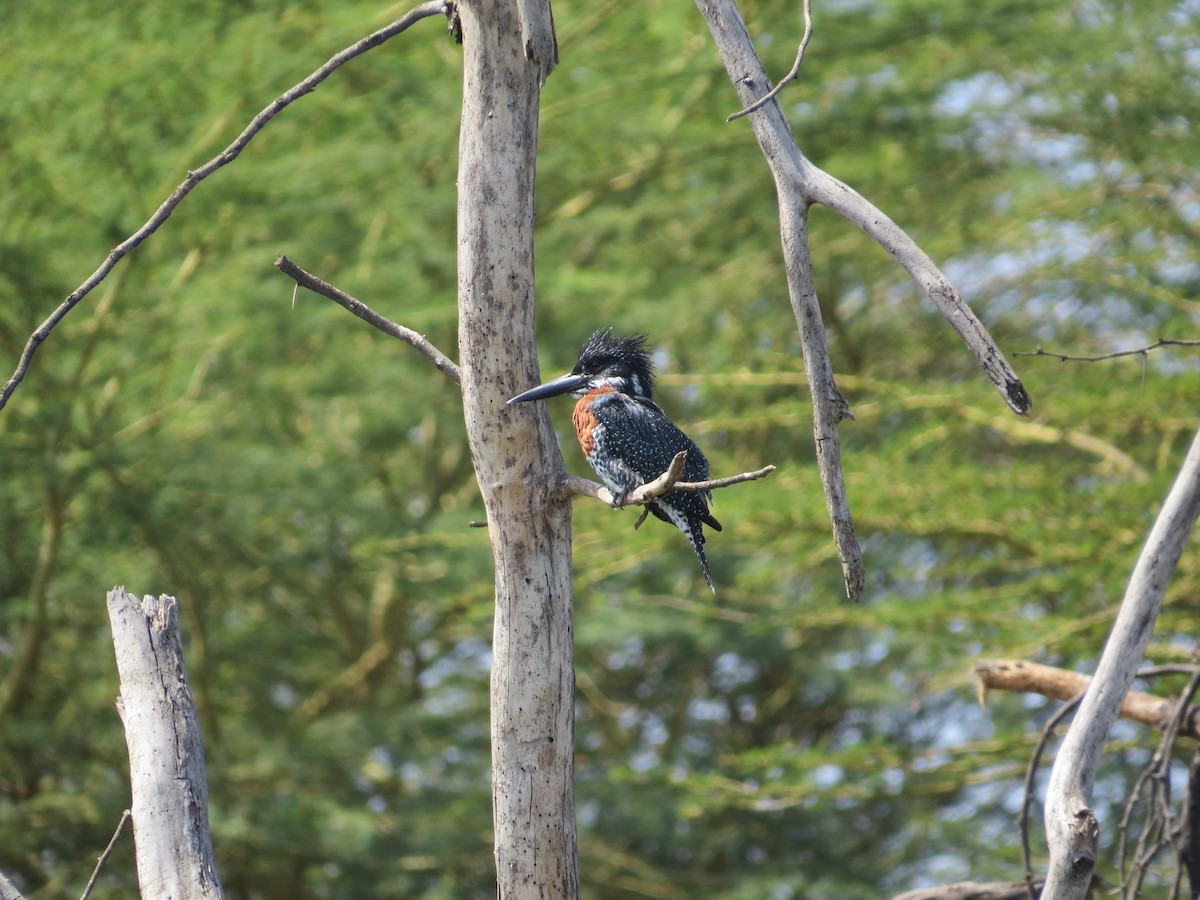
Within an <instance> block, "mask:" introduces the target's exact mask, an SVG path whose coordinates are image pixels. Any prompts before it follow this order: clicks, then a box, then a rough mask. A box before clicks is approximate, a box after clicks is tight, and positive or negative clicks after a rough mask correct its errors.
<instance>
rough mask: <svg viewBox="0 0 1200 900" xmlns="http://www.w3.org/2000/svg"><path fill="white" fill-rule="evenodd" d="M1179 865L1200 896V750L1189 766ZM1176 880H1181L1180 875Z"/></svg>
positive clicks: (1190, 884) (1192, 890) (1194, 892)
mask: <svg viewBox="0 0 1200 900" xmlns="http://www.w3.org/2000/svg"><path fill="white" fill-rule="evenodd" d="M1179 864H1180V867H1181V868H1186V869H1187V874H1188V884H1189V886H1190V887H1191V893H1192V896H1193V897H1197V896H1200V750H1197V751H1196V752H1195V753H1193V754H1192V762H1191V764H1190V765H1189V766H1188V789H1187V803H1186V804H1185V806H1184V816H1183V830H1182V832H1181V834H1180V836H1179ZM1176 880H1177V881H1178V880H1180V879H1179V877H1178V875H1177V876H1176Z"/></svg>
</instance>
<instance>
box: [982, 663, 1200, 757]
mask: <svg viewBox="0 0 1200 900" xmlns="http://www.w3.org/2000/svg"><path fill="white" fill-rule="evenodd" d="M1150 673H1151V670H1147V674H1150ZM1139 674H1141V673H1139ZM1154 674H1157V672H1154ZM975 677H976V678H977V679H978V680H979V693H980V697H981V699H982V697H983V696H984V695H985V694H986V693H987V692H988V691H989V690H998V691H1012V692H1015V693H1024V694H1041V695H1042V696H1043V697H1050V698H1051V699H1053V700H1071V699H1073V698H1075V697H1077V696H1079V695H1080V694H1081V693H1083V691H1084V690H1085V689H1086V688H1087V686H1088V685H1089V684H1091V682H1092V679H1091V676H1089V675H1082V674H1080V673H1079V672H1071V671H1069V670H1067V669H1057V668H1054V667H1053V666H1043V665H1041V664H1039V663H1035V662H1028V661H1026V660H1023V659H982V660H980V661H979V662H977V663H975ZM1178 708H1179V704H1178V702H1177V701H1175V700H1173V699H1167V698H1164V697H1159V696H1156V695H1154V694H1147V693H1144V692H1142V691H1130V692H1129V693H1127V694H1126V695H1125V700H1124V702H1122V704H1121V713H1120V714H1121V715H1122V716H1123V717H1125V718H1126V719H1130V720H1132V721H1134V722H1141V723H1142V724H1143V725H1150V726H1152V727H1154V728H1157V729H1159V730H1162V729H1164V728H1166V727H1167V726H1168V725H1169V724H1170V722H1171V719H1172V717H1173V716H1174V715H1175V713H1176V711H1177V710H1178ZM1179 733H1180V734H1185V735H1187V736H1188V737H1192V738H1200V709H1193V710H1191V711H1190V712H1189V713H1188V715H1187V716H1186V717H1185V718H1184V721H1183V723H1182V725H1181V727H1180V729H1179Z"/></svg>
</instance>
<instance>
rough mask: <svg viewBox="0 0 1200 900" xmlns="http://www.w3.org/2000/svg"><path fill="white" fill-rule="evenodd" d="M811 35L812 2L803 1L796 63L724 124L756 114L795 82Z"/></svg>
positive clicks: (728, 117)
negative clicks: (774, 83) (802, 23)
mask: <svg viewBox="0 0 1200 900" xmlns="http://www.w3.org/2000/svg"><path fill="white" fill-rule="evenodd" d="M812 33H813V24H812V0H804V36H803V37H801V38H800V49H798V50H797V51H796V61H795V62H794V63H792V68H791V69H789V70H788V73H787V74H786V75H784V76H783V77H782V78H780V79H779V84H777V85H775V87H773V88H771V90H769V91H767V93H765V94H763V95H762V96H761V97H759V98H758V99H757V100H755V101H754V102H753V103H751V104H750V105H749V106H747V107H745V108H744V109H740V110H738V111H737V112H735V113H734V114H733V115H731V116H726V118H725V121H726V122H732V121H733V120H734V119H740V118H741V117H742V116H748V115H750V113H752V112H757V111H758V110H760V109H762V108H763V107H764V106H766V105H767V104H768V103H770V102H771V101H772V100H774V99H775V97H776V96H778V94H779V92H780V91H782V90H783V89H784V87H785V86H786V85H787V84H788V82H791V81H795V80H796V76H797V75H799V74H800V64H801V63H803V62H804V51H806V50H807V49H808V42H809V41H811V40H812Z"/></svg>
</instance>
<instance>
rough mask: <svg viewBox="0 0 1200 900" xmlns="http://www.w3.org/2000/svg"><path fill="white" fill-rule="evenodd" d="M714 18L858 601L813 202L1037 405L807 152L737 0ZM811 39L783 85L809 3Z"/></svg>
mask: <svg viewBox="0 0 1200 900" xmlns="http://www.w3.org/2000/svg"><path fill="white" fill-rule="evenodd" d="M696 5H697V6H698V7H699V9H700V12H701V13H702V14H703V16H704V18H705V20H706V22H707V23H708V27H709V30H710V31H711V32H712V35H713V39H714V40H715V41H716V44H717V50H718V52H719V53H720V54H721V61H722V62H723V63H724V65H725V71H726V73H727V74H728V75H729V78H730V80H731V81H732V82H733V84H734V86H735V87H736V89H737V91H738V93H739V95H740V97H741V99H742V102H743V104H745V107H746V110H747V111H751V110H757V113H756V114H755V115H753V116H752V117H751V118H750V122H751V124H752V125H753V128H754V136H755V137H756V138H757V139H758V144H759V147H760V149H761V150H762V152H763V156H765V157H766V159H767V163H768V165H769V167H770V169H771V174H772V176H773V177H774V179H775V189H776V193H777V194H778V198H779V213H780V231H781V237H782V240H783V252H784V263H785V266H786V269H787V276H788V293H789V295H790V296H791V301H792V311H793V315H794V316H795V318H796V324H797V327H798V329H799V331H800V335H801V340H802V341H803V344H804V364H805V369H806V370H807V372H808V380H809V390H810V391H811V393H812V401H813V434H814V438H815V443H816V449H817V465H818V467H819V469H820V472H821V482H822V485H823V487H824V490H825V505H826V508H827V509H828V511H829V517H830V522H831V523H832V525H833V535H834V542H835V544H836V545H837V550H838V557H839V558H840V559H841V563H842V574H843V577H844V579H845V582H846V594H847V596H848V597H850V598H851V599H852V600H856V599H858V597H859V595H860V594H861V592H862V590H863V585H864V584H865V575H864V567H863V561H862V552H861V550H860V548H859V545H858V539H857V537H856V535H855V532H854V522H853V519H852V517H851V514H850V503H849V499H848V498H847V495H846V487H845V479H844V477H843V475H842V470H841V449H840V442H839V439H838V432H837V426H838V424H839V423H840V422H841V421H843V420H844V419H847V418H852V416H851V415H850V408H849V405H848V404H847V403H846V400H845V398H843V396H842V394H841V392H840V391H839V390H838V388H837V384H836V383H835V381H834V378H833V367H832V365H831V363H830V361H829V350H828V347H827V346H826V342H825V334H824V326H823V325H822V322H821V310H820V306H819V305H818V303H817V296H816V291H815V289H814V288H813V280H812V264H811V260H810V258H809V251H808V208H809V206H811V205H812V204H813V203H821V204H824V205H825V206H828V207H829V208H830V209H832V210H834V211H835V212H837V213H839V214H840V215H842V216H843V217H845V218H846V219H848V220H849V221H850V222H852V223H853V224H855V225H857V226H858V227H859V228H861V229H862V230H863V231H865V232H866V233H867V234H869V235H870V236H871V237H873V238H874V239H875V240H876V241H877V242H878V243H879V244H880V245H881V246H882V247H883V248H884V249H885V250H887V251H888V253H890V254H891V256H892V258H893V259H895V260H896V261H897V262H898V263H899V264H900V265H901V266H903V267H904V268H905V269H906V270H907V271H908V272H909V274H910V275H911V276H912V277H913V278H914V279H915V280H916V281H917V283H918V284H920V285H921V288H922V289H923V290H924V291H925V293H926V294H927V295H928V296H929V297H930V299H932V300H933V302H934V303H935V304H937V306H938V309H940V310H941V311H942V314H943V315H945V316H946V318H947V319H948V320H949V322H950V323H951V324H952V325H953V326H954V328H955V329H957V330H958V332H959V334H960V335H961V336H962V338H963V340H964V342H965V343H966V344H967V347H968V348H969V349H970V350H971V352H972V353H973V354H974V355H975V358H976V359H977V360H978V361H979V364H980V366H982V367H983V370H984V372H985V373H986V374H987V376H988V377H989V378H990V379H991V381H992V383H993V384H994V385H995V386H996V388H997V390H999V392H1000V395H1001V396H1002V397H1003V398H1004V402H1005V403H1007V404H1008V406H1009V408H1011V409H1012V410H1013V411H1014V412H1016V413H1018V414H1021V415H1024V414H1025V413H1027V412H1028V411H1029V408H1030V406H1031V401H1030V399H1029V394H1028V393H1026V391H1025V388H1024V387H1023V386H1022V385H1021V382H1020V379H1018V378H1017V376H1016V373H1015V372H1014V371H1013V369H1012V367H1011V366H1009V364H1008V362H1007V361H1006V360H1005V358H1004V355H1003V354H1002V353H1001V352H1000V349H999V347H997V346H996V344H995V342H994V341H993V340H992V338H991V335H989V334H988V332H987V329H986V328H984V327H983V325H982V324H981V323H980V321H979V320H978V319H977V318H976V317H975V315H974V313H973V312H972V311H971V309H970V307H968V306H967V305H966V303H965V302H963V299H962V297H960V296H959V294H958V292H957V291H956V290H955V289H954V286H953V285H951V284H950V282H949V280H948V279H947V278H946V276H945V275H943V274H942V272H941V271H939V270H938V268H937V266H935V265H934V264H933V262H932V261H931V260H930V259H929V257H928V256H926V255H925V253H924V252H923V251H922V250H921V249H920V248H919V247H918V246H917V244H916V243H915V242H914V241H913V240H912V238H910V237H909V236H908V235H907V234H905V232H904V231H903V230H902V229H901V228H899V227H898V226H897V225H896V223H895V222H893V221H892V220H891V219H889V218H888V217H887V216H885V215H884V214H883V213H882V212H880V211H879V210H878V209H876V208H875V207H874V206H872V205H871V204H870V203H869V202H867V201H866V200H865V199H864V198H863V197H862V196H860V195H859V194H858V193H857V192H855V191H854V190H853V189H851V188H850V187H848V186H847V185H845V184H843V183H842V182H840V181H838V180H837V179H836V178H834V177H833V176H831V175H828V174H827V173H825V172H823V171H821V170H820V169H819V168H817V167H816V166H814V165H813V164H812V163H811V162H810V161H809V160H808V159H806V158H805V157H804V155H803V154H802V153H801V152H800V149H799V147H797V145H796V141H795V138H794V137H793V136H792V132H791V129H790V128H788V124H787V121H786V120H785V119H784V117H783V112H782V110H781V109H780V107H779V103H778V101H777V99H776V95H777V94H778V92H779V86H776V87H775V88H774V89H770V88H769V84H770V82H769V79H768V77H767V73H766V70H765V69H764V68H763V65H762V62H761V61H760V60H759V58H758V55H757V53H755V51H754V45H753V43H752V42H751V41H750V36H749V34H748V33H747V32H746V26H745V23H743V21H742V17H741V14H740V13H739V12H738V9H737V4H736V2H735V0H696ZM805 17H806V25H805V38H804V40H803V41H802V42H801V45H800V52H799V53H798V54H797V58H796V65H795V66H793V71H792V72H791V73H789V74H788V75H787V76H786V77H785V79H784V83H785V82H786V81H788V80H790V79H791V78H793V77H794V74H795V73H796V72H798V71H799V64H800V62H801V61H802V60H803V56H804V50H805V48H806V45H807V41H808V38H809V37H810V36H811V21H808V19H810V14H809V12H808V8H807V4H806V9H805Z"/></svg>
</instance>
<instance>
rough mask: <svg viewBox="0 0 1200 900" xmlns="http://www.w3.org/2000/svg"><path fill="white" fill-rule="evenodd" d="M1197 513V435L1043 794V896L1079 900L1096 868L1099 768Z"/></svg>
mask: <svg viewBox="0 0 1200 900" xmlns="http://www.w3.org/2000/svg"><path fill="white" fill-rule="evenodd" d="M1198 514H1200V433H1197V435H1196V437H1195V438H1194V439H1193V441H1192V446H1191V448H1190V449H1189V450H1188V454H1187V457H1186V458H1185V459H1184V462H1183V465H1182V467H1181V468H1180V471H1179V475H1178V477H1177V478H1176V479H1175V483H1174V485H1172V487H1171V490H1170V492H1169V493H1168V494H1167V498H1166V500H1165V501H1164V502H1163V506H1162V509H1161V511H1160V512H1159V514H1158V518H1157V519H1155V522H1154V527H1153V528H1152V529H1151V530H1150V536H1149V537H1148V538H1147V539H1146V544H1145V546H1144V547H1143V548H1142V553H1141V555H1140V556H1139V557H1138V561H1137V564H1136V565H1135V566H1134V569H1133V574H1132V576H1131V577H1130V579H1129V586H1128V588H1127V589H1126V591H1125V598H1124V600H1123V601H1122V602H1121V608H1120V610H1119V611H1118V613H1117V619H1116V621H1115V622H1114V623H1113V631H1112V634H1111V635H1110V637H1109V639H1108V642H1107V643H1106V644H1105V647H1104V652H1103V654H1102V655H1101V657H1100V663H1099V665H1098V666H1097V668H1096V677H1095V679H1094V680H1093V682H1092V684H1091V685H1090V686H1089V687H1088V690H1087V693H1086V694H1085V695H1084V698H1083V703H1082V704H1081V705H1080V707H1079V712H1078V714H1077V715H1076V716H1075V720H1074V722H1072V724H1071V728H1070V730H1069V731H1068V732H1067V736H1066V739H1065V740H1064V741H1063V744H1062V747H1061V748H1060V749H1059V751H1058V756H1057V758H1056V759H1055V761H1054V770H1053V771H1052V772H1051V775H1050V784H1049V787H1048V789H1047V792H1046V805H1045V821H1046V834H1047V837H1048V843H1049V846H1050V867H1049V873H1048V877H1047V880H1046V888H1045V894H1046V896H1047V897H1053V898H1056V900H1082V898H1083V897H1084V896H1085V894H1086V893H1087V890H1088V887H1089V885H1090V882H1091V876H1092V872H1093V870H1094V868H1095V855H1096V842H1097V837H1098V835H1099V828H1100V824H1099V820H1098V819H1097V818H1096V814H1095V813H1094V812H1093V811H1092V809H1091V808H1090V804H1091V799H1092V788H1093V786H1094V784H1095V777H1096V763H1097V761H1098V760H1099V757H1100V751H1101V748H1102V747H1103V746H1104V742H1105V740H1106V739H1107V737H1108V732H1109V730H1110V729H1111V728H1112V724H1113V721H1114V720H1115V719H1116V717H1117V712H1118V710H1119V708H1120V705H1121V701H1122V699H1123V698H1124V697H1125V693H1126V692H1127V691H1128V690H1129V685H1130V684H1131V683H1132V681H1133V678H1134V676H1135V674H1136V667H1137V663H1138V661H1139V660H1141V659H1142V656H1143V654H1144V653H1145V650H1146V644H1147V642H1148V641H1149V640H1150V634H1151V633H1152V631H1153V630H1154V623H1155V621H1156V620H1157V618H1158V613H1159V610H1160V609H1161V608H1162V600H1163V594H1164V592H1165V591H1166V588H1167V585H1168V584H1169V583H1170V581H1171V577H1172V575H1173V574H1174V572H1175V566H1176V564H1177V563H1178V562H1179V557H1180V555H1181V554H1182V553H1183V545H1184V543H1185V541H1186V540H1187V537H1188V535H1189V534H1190V533H1191V530H1192V526H1193V525H1194V524H1195V522H1196V517H1197V515H1198Z"/></svg>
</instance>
